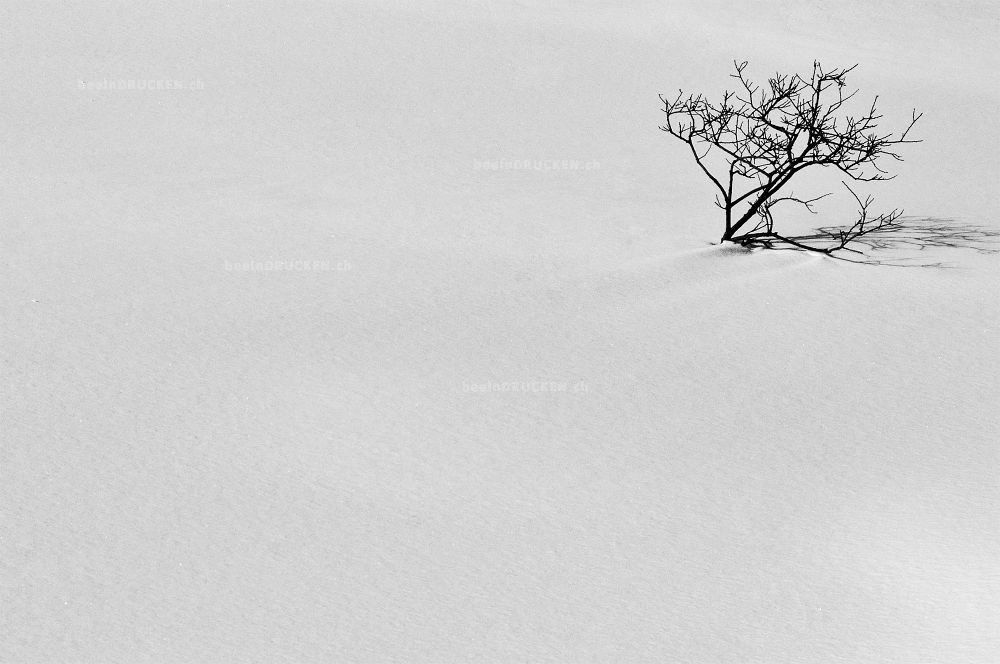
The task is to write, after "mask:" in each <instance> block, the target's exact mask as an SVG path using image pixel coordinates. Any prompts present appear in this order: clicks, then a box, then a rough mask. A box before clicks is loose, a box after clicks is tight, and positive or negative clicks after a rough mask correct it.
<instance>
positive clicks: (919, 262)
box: [771, 217, 1000, 268]
mask: <svg viewBox="0 0 1000 664" xmlns="http://www.w3.org/2000/svg"><path fill="white" fill-rule="evenodd" d="M842 230H844V229H843V228H841V227H837V226H826V227H823V228H818V229H817V232H816V233H812V234H808V235H796V236H789V237H788V239H789V240H792V241H793V242H797V243H799V244H813V245H816V244H817V243H818V244H819V245H820V246H822V244H823V243H830V244H831V246H832V244H833V243H835V241H836V239H837V238H838V237H839V236H840V232H841V231H842ZM781 244H782V243H781V242H776V243H775V245H774V246H772V247H771V248H773V249H796V247H795V246H794V245H791V244H787V245H786V246H780V245H781ZM933 248H950V249H971V250H973V251H976V252H978V253H981V254H997V253H1000V228H991V227H988V226H981V225H978V224H972V223H968V222H962V221H958V220H955V219H948V218H940V217H901V218H899V219H898V220H896V221H895V222H894V223H892V224H889V225H887V226H885V227H882V228H879V229H876V230H872V231H870V232H867V233H865V234H864V235H862V236H859V237H856V238H854V239H853V240H851V242H850V244H849V246H848V247H845V249H846V251H847V253H846V254H845V252H844V251H837V252H835V253H831V254H829V255H830V256H832V257H833V258H838V259H840V260H846V261H849V262H852V263H864V264H867V265H890V266H896V267H937V268H947V267H953V265H950V264H948V263H945V262H943V261H935V262H929V261H928V260H927V259H926V258H925V255H921V254H919V253H913V252H926V251H927V250H928V249H933Z"/></svg>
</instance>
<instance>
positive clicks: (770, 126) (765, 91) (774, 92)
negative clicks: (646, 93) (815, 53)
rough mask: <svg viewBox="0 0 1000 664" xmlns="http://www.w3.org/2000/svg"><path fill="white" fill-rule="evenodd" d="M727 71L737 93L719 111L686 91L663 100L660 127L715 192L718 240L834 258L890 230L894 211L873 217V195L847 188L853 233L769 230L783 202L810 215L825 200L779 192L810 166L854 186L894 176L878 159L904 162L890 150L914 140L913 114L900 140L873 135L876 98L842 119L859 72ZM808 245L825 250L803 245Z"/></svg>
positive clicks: (739, 64)
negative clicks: (759, 76)
mask: <svg viewBox="0 0 1000 664" xmlns="http://www.w3.org/2000/svg"><path fill="white" fill-rule="evenodd" d="M733 64H734V65H735V67H736V73H735V74H731V77H732V78H734V79H736V80H737V81H738V88H737V90H736V91H733V92H730V91H726V92H725V93H724V94H723V96H722V101H721V102H720V103H712V102H709V101H708V100H707V99H706V98H705V97H704V96H703V95H700V94H699V95H690V94H689V95H687V96H685V95H684V92H683V91H680V92H679V93H678V95H677V96H676V97H675V98H673V99H670V98H667V97H664V96H663V95H660V100H661V101H662V102H663V111H664V113H666V116H667V120H666V123H665V124H664V125H662V126H661V127H660V129H662V130H663V131H665V132H667V133H668V134H670V135H671V136H674V137H675V138H678V139H680V140H681V141H683V142H684V143H686V144H687V145H688V148H689V149H690V150H691V154H692V155H693V156H694V160H695V162H696V163H697V164H698V166H699V167H700V168H701V170H702V171H703V172H704V173H705V175H707V176H708V178H709V179H710V180H711V181H712V184H714V185H715V187H716V189H718V193H717V195H716V199H715V204H716V205H717V206H718V207H719V208H721V209H722V210H723V211H724V213H725V220H726V228H725V232H724V233H723V234H722V241H723V242H726V241H729V242H736V243H739V244H742V245H745V246H749V245H756V246H766V247H771V246H773V245H774V244H775V243H784V244H789V245H792V246H795V247H798V248H800V249H808V250H810V251H821V252H824V253H832V252H834V251H837V250H840V249H847V248H848V247H847V245H848V244H849V243H850V242H851V241H852V240H854V239H856V238H858V237H860V236H862V235H864V234H867V233H872V232H876V231H878V230H883V229H886V228H888V227H891V226H893V225H894V224H896V223H897V220H898V219H899V216H900V214H901V211H900V210H893V211H892V212H889V213H887V214H880V215H875V216H872V215H870V214H869V211H868V208H869V207H870V206H871V203H872V199H871V197H868V198H866V200H864V201H862V200H861V199H860V198H859V197H858V195H857V194H856V193H855V192H854V190H853V189H851V187H850V186H849V185H848V184H847V182H846V181H844V186H845V187H847V189H848V190H849V191H850V192H851V194H852V195H853V196H854V198H855V199H856V200H857V202H858V204H859V206H860V212H859V218H858V220H857V221H856V222H855V223H854V224H853V225H852V226H850V227H847V228H843V229H837V230H828V231H826V232H821V233H820V234H818V235H810V236H806V237H800V238H791V237H785V236H782V235H780V234H778V233H777V232H776V231H775V229H774V216H773V210H774V207H775V206H776V205H778V204H780V203H797V204H799V205H802V206H804V207H805V208H806V209H807V210H809V211H810V212H814V209H813V204H814V203H816V202H817V201H818V200H820V199H822V198H825V197H826V196H829V195H830V194H829V193H827V194H823V195H822V196H815V197H812V198H804V197H796V196H795V195H794V194H791V193H786V191H787V190H786V186H787V185H788V183H789V182H790V181H791V179H792V178H793V177H794V176H795V175H797V174H798V173H801V172H802V171H804V170H805V169H807V168H812V167H819V166H825V167H833V168H835V169H837V170H839V171H840V172H841V173H843V174H845V175H846V176H847V177H848V178H850V179H851V180H854V181H863V182H871V181H878V180H889V179H892V178H893V177H895V176H892V175H889V174H888V172H887V171H886V170H884V169H883V168H882V166H881V164H880V163H879V162H880V160H883V158H885V157H888V158H890V159H892V160H896V161H902V157H900V156H899V154H898V153H897V152H896V151H895V150H896V149H897V146H899V145H902V144H904V143H919V142H920V141H919V140H914V139H910V138H908V136H909V133H910V130H911V129H913V126H914V125H915V124H916V123H917V120H919V119H920V117H921V115H922V114H918V113H917V112H916V110H914V111H913V119H912V120H911V121H910V124H909V126H908V127H907V128H906V129H905V130H904V131H903V132H902V133H901V134H899V135H898V136H897V135H894V134H892V133H889V134H880V133H879V131H878V121H879V120H880V119H881V117H882V116H881V115H879V114H878V112H877V110H876V102H877V101H878V97H875V99H874V100H873V101H872V103H871V106H870V107H867V111H865V112H864V113H863V114H861V115H850V114H847V113H846V110H847V109H845V105H846V104H847V103H848V102H849V101H850V100H851V99H853V98H854V96H855V95H857V94H858V91H857V90H855V91H854V92H851V93H850V94H846V95H845V94H844V86H845V81H846V78H847V75H848V74H849V73H850V72H851V71H853V70H854V69H855V67H857V65H854V66H853V67H849V68H847V69H832V70H829V71H827V70H824V69H823V67H822V66H821V65H820V63H819V62H814V63H813V70H812V74H811V75H810V76H808V77H806V76H801V75H799V74H792V75H787V74H775V75H774V76H773V77H771V78H769V79H768V80H767V83H766V84H765V85H758V84H756V83H754V82H752V81H750V80H749V79H748V78H747V77H746V75H745V74H744V72H745V70H746V67H747V63H746V62H734V63H733ZM754 220H756V222H755V223H754V224H751V221H754ZM815 239H821V240H825V242H824V243H823V244H822V245H814V244H808V243H807V242H806V241H807V240H815Z"/></svg>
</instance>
